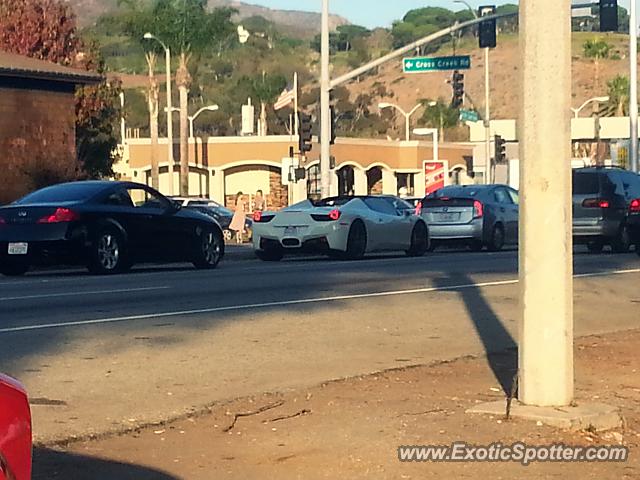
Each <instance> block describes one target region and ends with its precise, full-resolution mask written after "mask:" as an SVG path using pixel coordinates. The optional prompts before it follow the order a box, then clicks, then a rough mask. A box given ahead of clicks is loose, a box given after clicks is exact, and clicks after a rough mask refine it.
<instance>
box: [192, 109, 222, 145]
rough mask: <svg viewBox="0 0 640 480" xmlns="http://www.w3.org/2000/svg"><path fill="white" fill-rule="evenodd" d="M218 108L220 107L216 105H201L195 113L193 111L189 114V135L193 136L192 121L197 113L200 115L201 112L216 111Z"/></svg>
mask: <svg viewBox="0 0 640 480" xmlns="http://www.w3.org/2000/svg"><path fill="white" fill-rule="evenodd" d="M219 109H220V107H218V105H209V106H207V107H202V108H201V109H200V110H198V111H197V112H196V113H194V114H193V115H191V116H190V117H189V137H190V138H193V122H194V120H195V119H196V118H198V115H200V114H201V113H202V112H216V111H218V110H219Z"/></svg>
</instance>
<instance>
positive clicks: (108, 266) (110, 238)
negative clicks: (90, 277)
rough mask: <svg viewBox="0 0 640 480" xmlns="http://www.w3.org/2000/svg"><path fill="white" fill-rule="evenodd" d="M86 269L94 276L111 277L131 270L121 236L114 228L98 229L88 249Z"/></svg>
mask: <svg viewBox="0 0 640 480" xmlns="http://www.w3.org/2000/svg"><path fill="white" fill-rule="evenodd" d="M87 267H88V269H89V271H90V272H91V273H93V274H96V275H111V274H114V273H121V272H124V271H126V270H128V269H129V268H131V263H130V262H129V260H128V259H127V254H126V242H125V240H124V237H123V236H122V234H121V233H120V232H118V231H117V230H116V229H114V228H102V229H100V230H99V231H98V232H97V234H96V235H95V237H94V240H93V242H92V243H91V246H90V247H89V264H88V265H87Z"/></svg>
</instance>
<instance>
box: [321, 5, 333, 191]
mask: <svg viewBox="0 0 640 480" xmlns="http://www.w3.org/2000/svg"><path fill="white" fill-rule="evenodd" d="M321 45H322V48H321V50H322V52H321V74H320V75H321V77H320V122H321V125H320V175H321V177H320V185H321V191H322V197H323V198H327V197H329V196H331V145H330V143H331V106H330V101H331V77H330V72H329V53H330V52H329V0H322V38H321Z"/></svg>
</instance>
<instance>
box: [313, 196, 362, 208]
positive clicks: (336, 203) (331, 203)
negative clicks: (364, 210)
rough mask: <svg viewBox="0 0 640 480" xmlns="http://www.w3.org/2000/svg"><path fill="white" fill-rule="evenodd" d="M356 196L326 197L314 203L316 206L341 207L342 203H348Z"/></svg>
mask: <svg viewBox="0 0 640 480" xmlns="http://www.w3.org/2000/svg"><path fill="white" fill-rule="evenodd" d="M353 199H354V197H334V198H325V199H324V200H319V201H317V202H315V203H314V206H316V207H341V206H342V205H346V204H347V203H349V202H350V201H351V200H353Z"/></svg>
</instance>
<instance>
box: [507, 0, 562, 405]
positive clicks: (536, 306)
mask: <svg viewBox="0 0 640 480" xmlns="http://www.w3.org/2000/svg"><path fill="white" fill-rule="evenodd" d="M520 59H521V62H522V70H521V71H522V85H523V94H522V96H521V100H520V118H519V128H520V134H519V138H520V164H521V166H520V193H521V208H520V289H521V292H520V308H521V317H520V321H519V327H520V329H519V335H520V339H519V374H520V377H519V378H520V381H519V398H520V401H521V402H523V403H524V404H527V405H533V406H541V407H542V406H566V405H569V404H570V403H571V401H572V400H573V278H572V274H573V247H572V233H571V224H572V214H571V165H570V163H569V160H568V159H570V158H571V126H570V111H571V110H570V99H571V0H536V1H529V0H526V1H523V2H520Z"/></svg>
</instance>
